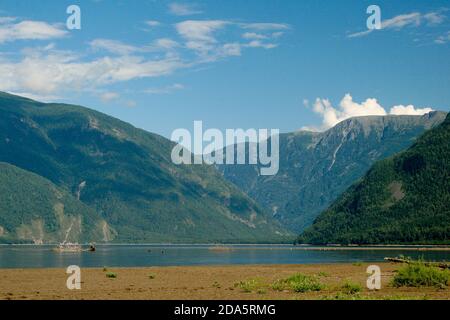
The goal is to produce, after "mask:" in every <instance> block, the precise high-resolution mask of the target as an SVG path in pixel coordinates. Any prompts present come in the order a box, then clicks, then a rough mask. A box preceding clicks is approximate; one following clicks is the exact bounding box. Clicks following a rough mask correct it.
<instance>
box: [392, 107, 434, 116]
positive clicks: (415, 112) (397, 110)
mask: <svg viewBox="0 0 450 320" xmlns="http://www.w3.org/2000/svg"><path fill="white" fill-rule="evenodd" d="M431 111H433V109H431V108H423V109H416V108H415V107H414V106H413V105H407V106H403V105H398V106H394V107H392V108H391V110H390V111H389V114H394V115H411V116H421V115H424V114H426V113H430V112H431Z"/></svg>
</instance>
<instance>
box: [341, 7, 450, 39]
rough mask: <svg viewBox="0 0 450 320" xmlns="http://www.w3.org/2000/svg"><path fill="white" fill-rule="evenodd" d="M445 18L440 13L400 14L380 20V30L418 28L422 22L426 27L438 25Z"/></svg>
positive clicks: (371, 30) (367, 31)
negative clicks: (425, 23)
mask: <svg viewBox="0 0 450 320" xmlns="http://www.w3.org/2000/svg"><path fill="white" fill-rule="evenodd" d="M445 18H446V17H445V16H444V15H443V14H442V13H440V12H437V11H436V12H428V13H425V14H422V13H420V12H412V13H408V14H400V15H397V16H395V17H393V18H390V19H386V20H382V21H381V29H382V30H400V29H402V28H405V27H418V26H420V25H421V24H422V22H427V24H428V25H438V24H440V23H442V22H443V21H444V20H445ZM373 31H375V30H374V29H370V30H365V31H361V32H356V33H351V34H348V35H347V37H348V38H357V37H362V36H366V35H368V34H370V33H372V32H373Z"/></svg>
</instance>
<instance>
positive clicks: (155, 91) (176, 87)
mask: <svg viewBox="0 0 450 320" xmlns="http://www.w3.org/2000/svg"><path fill="white" fill-rule="evenodd" d="M183 89H184V85H182V84H180V83H174V84H172V85H170V86H166V87H161V88H148V89H146V90H144V92H145V93H148V94H169V93H172V92H174V91H179V90H183Z"/></svg>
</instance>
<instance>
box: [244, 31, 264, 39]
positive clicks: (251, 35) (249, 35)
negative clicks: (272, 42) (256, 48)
mask: <svg viewBox="0 0 450 320" xmlns="http://www.w3.org/2000/svg"><path fill="white" fill-rule="evenodd" d="M242 38H244V39H250V40H264V39H267V36H266V35H264V34H260V33H255V32H246V33H244V34H243V35H242Z"/></svg>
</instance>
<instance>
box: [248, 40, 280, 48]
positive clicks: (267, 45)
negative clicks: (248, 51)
mask: <svg viewBox="0 0 450 320" xmlns="http://www.w3.org/2000/svg"><path fill="white" fill-rule="evenodd" d="M246 46H247V47H250V48H264V49H273V48H276V47H277V46H278V45H277V44H275V43H264V42H262V41H259V40H253V41H250V42H249V43H248V44H247V45H246Z"/></svg>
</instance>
